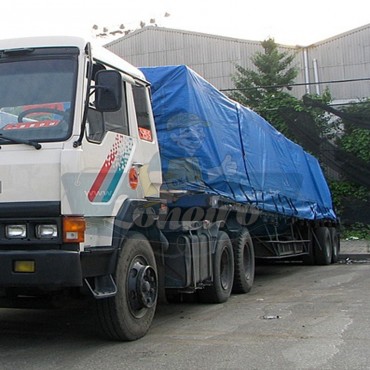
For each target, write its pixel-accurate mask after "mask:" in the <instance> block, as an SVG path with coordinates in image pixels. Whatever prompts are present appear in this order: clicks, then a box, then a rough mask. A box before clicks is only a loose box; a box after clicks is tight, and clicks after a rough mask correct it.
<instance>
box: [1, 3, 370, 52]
mask: <svg viewBox="0 0 370 370" xmlns="http://www.w3.org/2000/svg"><path fill="white" fill-rule="evenodd" d="M165 13H168V14H170V16H168V17H164V14H165ZM152 18H154V19H155V22H156V24H157V25H158V26H160V27H167V28H175V29H180V30H187V31H195V32H202V33H208V34H214V35H220V36H228V37H234V38H240V39H247V40H254V41H263V40H266V39H267V38H270V37H271V38H273V39H274V40H275V42H277V43H279V44H285V45H301V46H308V45H310V44H313V43H315V42H318V41H322V40H324V39H327V38H330V37H332V36H336V35H338V34H340V33H343V32H346V31H350V30H352V29H354V28H357V27H361V26H364V25H366V24H369V23H370V1H369V0H351V1H338V0H306V1H300V0H257V1H256V0H255V1H250V0H226V1H220V0H186V1H184V0H130V1H128V0H99V1H98V0H63V1H52V0H49V1H46V0H11V1H9V0H3V1H2V4H1V20H0V38H1V39H4V38H12V37H22V36H37V35H42V36H45V35H46V36H47V35H71V34H73V35H77V36H78V35H81V36H87V37H92V38H96V34H100V33H102V31H103V27H106V28H107V29H108V30H109V31H114V30H117V29H119V26H120V25H121V24H123V25H124V26H125V29H131V30H134V29H138V28H140V22H141V21H142V22H145V23H146V24H150V19H152ZM94 25H97V26H98V29H97V30H94V29H93V26H94ZM109 31H108V32H109ZM117 37H118V35H117V36H115V37H114V36H109V37H97V40H98V41H99V42H101V43H107V42H110V41H112V40H114V38H117Z"/></svg>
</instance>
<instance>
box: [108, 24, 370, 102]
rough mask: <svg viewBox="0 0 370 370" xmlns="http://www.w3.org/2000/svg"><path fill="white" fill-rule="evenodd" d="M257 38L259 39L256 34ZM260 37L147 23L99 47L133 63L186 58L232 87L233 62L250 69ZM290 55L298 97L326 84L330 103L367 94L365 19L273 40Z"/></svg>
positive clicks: (369, 44) (369, 66) (369, 45)
mask: <svg viewBox="0 0 370 370" xmlns="http://www.w3.org/2000/svg"><path fill="white" fill-rule="evenodd" d="M261 41H262V40H261ZM261 41H250V40H242V39H236V38H230V37H223V36H216V35H210V34H204V33H196V32H190V31H183V30H176V29H169V28H163V27H155V26H148V27H143V28H141V29H138V30H136V31H134V32H132V33H129V34H127V35H126V36H123V37H121V38H118V39H116V40H114V41H112V42H109V43H108V44H106V45H105V47H106V48H107V49H109V50H111V51H112V52H114V53H116V54H117V55H119V56H120V57H122V58H124V59H125V60H127V61H128V62H130V63H132V64H133V65H135V66H138V67H143V66H160V65H176V64H186V65H188V66H189V67H190V68H192V69H193V70H195V71H196V72H197V73H199V74H200V75H201V76H202V77H204V78H205V79H206V80H208V81H209V82H210V83H211V84H213V85H214V86H215V87H217V88H218V89H219V90H228V89H232V88H234V84H233V81H232V76H233V75H234V74H235V72H236V70H235V65H236V64H239V65H241V66H242V67H244V68H248V69H253V68H254V65H253V63H252V62H251V56H252V55H254V54H255V53H256V52H257V51H263V48H262V46H261ZM279 48H280V50H281V51H283V52H288V53H292V54H294V55H295V61H294V64H295V66H296V67H297V69H298V71H299V73H298V76H297V78H296V80H295V84H294V86H293V89H292V90H291V91H290V93H291V94H292V95H294V96H296V97H297V98H301V97H302V95H304V94H306V93H313V94H320V93H322V92H323V91H324V90H325V88H326V87H328V88H329V90H330V92H331V95H332V98H333V103H339V104H341V103H346V102H348V101H353V100H358V99H364V98H369V97H370V73H369V72H370V24H367V25H365V26H362V27H359V28H356V29H353V30H350V31H348V32H345V33H342V34H339V35H336V36H333V37H331V38H329V39H326V40H322V41H318V42H316V43H314V44H312V45H308V46H298V45H295V46H289V45H279Z"/></svg>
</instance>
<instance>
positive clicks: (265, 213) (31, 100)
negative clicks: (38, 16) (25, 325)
mask: <svg viewBox="0 0 370 370" xmlns="http://www.w3.org/2000/svg"><path fill="white" fill-rule="evenodd" d="M0 147H1V151H0V157H1V161H0V266H1V269H0V298H1V299H0V303H1V304H2V305H3V306H7V307H9V306H19V304H20V302H24V300H26V299H29V300H33V299H37V298H39V297H43V298H52V297H55V296H59V295H62V294H63V295H65V294H72V295H75V294H81V293H82V294H88V295H90V296H92V297H93V298H94V299H93V302H94V305H96V312H97V318H98V322H99V325H100V328H101V331H102V333H103V334H104V335H105V336H107V337H108V338H111V339H115V340H135V339H138V338H140V337H142V336H144V335H145V334H146V332H147V331H148V330H149V328H150V325H151V322H152V320H153V317H154V314H155V310H156V306H157V304H158V302H159V301H166V299H167V298H168V297H170V296H174V295H184V294H193V295H194V296H195V297H196V298H197V299H199V300H200V301H202V302H209V303H221V302H226V301H227V299H228V298H229V296H230V295H231V294H232V293H239V294H240V293H247V292H249V291H250V289H251V288H252V285H253V280H254V270H255V261H256V260H259V259H263V260H279V259H294V260H299V261H302V263H308V264H322V265H326V264H330V263H333V262H336V260H337V258H338V252H339V233H338V220H337V218H336V215H335V213H334V211H333V206H332V201H331V197H330V191H329V188H328V186H327V183H326V181H325V178H324V176H323V173H322V171H321V169H320V166H319V164H318V162H317V160H316V159H315V158H314V157H312V156H311V155H309V154H308V153H306V152H304V150H303V149H302V148H301V147H300V146H298V145H296V144H294V143H293V142H291V141H289V140H288V139H286V138H285V137H284V136H283V135H282V134H281V133H279V132H278V131H276V130H275V129H274V128H273V127H272V126H271V125H270V124H269V123H268V122H266V121H265V120H264V119H263V118H262V117H260V116H258V115H257V114H256V113H254V112H253V111H251V110H250V109H248V108H246V107H243V106H241V105H240V104H238V103H236V102H234V101H232V100H230V99H229V98H227V97H226V96H225V95H223V94H222V93H221V92H219V91H218V90H217V89H215V88H214V87H213V86H212V85H210V84H209V83H208V82H207V81H205V80H204V79H203V78H202V77H200V76H199V75H198V74H196V73H195V72H194V71H192V70H191V69H189V68H188V67H186V66H166V67H151V68H141V69H137V68H135V67H133V66H132V65H130V64H129V63H127V62H125V61H124V60H122V59H121V58H119V57H117V56H116V55H114V54H112V53H110V52H109V51H107V50H105V49H104V48H102V47H98V46H95V45H92V44H91V43H90V42H89V41H87V40H85V39H82V38H78V37H47V38H25V39H12V40H3V41H0Z"/></svg>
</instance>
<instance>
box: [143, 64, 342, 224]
mask: <svg viewBox="0 0 370 370" xmlns="http://www.w3.org/2000/svg"><path fill="white" fill-rule="evenodd" d="M141 70H142V72H143V73H144V75H145V76H146V78H147V79H148V81H149V82H150V83H151V85H152V88H151V89H152V103H153V111H154V118H155V122H156V129H157V135H158V141H159V147H160V154H161V161H162V171H163V180H164V184H163V187H164V188H165V189H168V190H176V189H178V190H189V191H192V192H197V193H199V192H201V193H206V194H218V195H221V196H223V197H226V198H229V199H231V200H233V201H235V202H238V203H243V204H245V203H248V204H252V205H254V206H256V207H257V208H259V209H261V210H263V211H267V212H273V213H277V214H281V215H285V216H295V217H297V218H302V219H308V220H313V219H326V218H329V219H335V214H334V211H333V209H332V201H331V196H330V191H329V188H328V186H327V183H326V181H325V178H324V176H323V173H322V171H321V168H320V166H319V164H318V161H317V160H316V159H315V158H314V157H313V156H311V155H310V154H308V153H306V152H305V151H304V150H303V149H302V147H300V146H299V145H297V144H295V143H293V142H292V141H290V140H288V139H287V138H286V137H285V136H284V135H282V134H281V133H280V132H278V131H277V130H276V129H275V128H273V127H272V126H271V125H270V124H269V123H268V122H267V121H265V120H264V119H263V118H262V117H261V116H259V115H258V114H256V113H255V112H253V111H252V110H250V109H248V108H246V107H244V106H241V105H240V104H238V103H236V102H234V101H232V100H231V99H229V98H228V97H227V96H225V95H224V94H222V93H221V92H220V91H218V90H217V89H216V88H215V87H213V86H212V85H211V84H210V83H208V82H207V81H206V80H204V79H203V78H202V77H200V76H199V75H198V74H197V73H195V72H194V71H193V70H191V69H190V68H188V67H186V66H184V65H180V66H164V67H148V68H141Z"/></svg>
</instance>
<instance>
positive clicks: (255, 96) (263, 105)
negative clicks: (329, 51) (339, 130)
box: [229, 38, 330, 154]
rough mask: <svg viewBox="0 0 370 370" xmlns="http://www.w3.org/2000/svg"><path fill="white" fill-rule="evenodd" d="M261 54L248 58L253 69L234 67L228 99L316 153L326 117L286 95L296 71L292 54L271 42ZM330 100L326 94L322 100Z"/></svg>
mask: <svg viewBox="0 0 370 370" xmlns="http://www.w3.org/2000/svg"><path fill="white" fill-rule="evenodd" d="M261 46H262V48H263V52H257V53H256V54H255V55H253V56H252V57H251V60H252V63H253V64H254V66H255V68H254V69H253V70H252V69H246V68H244V67H242V66H240V65H236V67H235V68H236V73H235V75H234V76H233V77H232V79H233V82H234V85H235V89H234V90H233V91H232V93H231V94H230V95H229V96H230V97H231V98H232V99H234V100H236V101H238V102H239V103H241V104H242V105H245V106H248V107H250V108H251V109H253V110H254V111H256V112H257V113H258V114H260V115H261V116H262V117H264V118H265V119H266V120H267V121H268V122H269V123H271V124H272V125H273V126H274V127H275V128H276V129H277V130H279V131H280V132H282V133H283V134H284V135H285V136H287V137H288V138H290V139H291V140H293V141H295V142H297V143H298V144H300V145H302V146H303V147H304V148H305V149H306V150H308V151H310V152H313V153H314V154H317V152H316V153H315V150H316V151H317V149H318V148H319V147H320V140H321V137H322V136H323V135H324V130H325V129H326V128H327V117H326V115H325V114H323V112H322V110H319V109H317V108H314V107H306V106H305V105H304V104H303V102H302V100H299V99H297V98H295V97H293V96H292V95H290V94H289V92H288V91H289V90H291V85H293V84H294V80H295V78H296V77H297V74H298V70H297V68H296V67H294V66H293V65H292V64H293V62H294V58H295V54H289V53H288V52H282V51H280V50H279V47H278V45H277V44H276V43H275V41H274V39H272V38H270V39H267V40H265V41H263V42H262V43H261ZM315 98H316V99H320V100H322V101H324V102H327V101H329V100H330V94H329V93H328V91H326V92H325V94H323V96H322V97H315Z"/></svg>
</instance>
